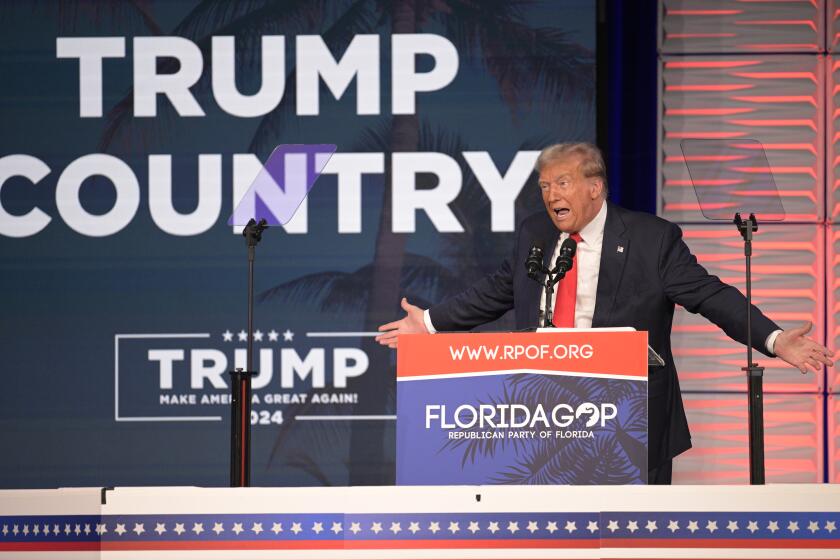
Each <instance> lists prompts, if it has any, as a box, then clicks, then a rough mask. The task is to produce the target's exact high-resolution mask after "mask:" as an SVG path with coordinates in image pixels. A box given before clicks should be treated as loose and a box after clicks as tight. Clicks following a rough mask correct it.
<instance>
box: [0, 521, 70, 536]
mask: <svg viewBox="0 0 840 560" xmlns="http://www.w3.org/2000/svg"><path fill="white" fill-rule="evenodd" d="M3 527H6V526H5V525H3ZM64 534H65V535H69V534H70V524H69V523H67V524H65V525H64Z"/></svg>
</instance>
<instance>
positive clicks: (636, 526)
mask: <svg viewBox="0 0 840 560" xmlns="http://www.w3.org/2000/svg"><path fill="white" fill-rule="evenodd" d="M627 530H628V531H630V532H631V533H635V532H636V531H638V530H639V524H638V523H637V522H636V520H633V521H628V522H627Z"/></svg>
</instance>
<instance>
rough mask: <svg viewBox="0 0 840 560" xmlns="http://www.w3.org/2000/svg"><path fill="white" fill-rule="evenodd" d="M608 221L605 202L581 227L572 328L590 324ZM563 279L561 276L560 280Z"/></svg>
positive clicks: (772, 339)
mask: <svg viewBox="0 0 840 560" xmlns="http://www.w3.org/2000/svg"><path fill="white" fill-rule="evenodd" d="M606 223H607V204H606V201H605V202H604V203H602V204H601V209H600V210H599V211H598V213H597V214H596V215H595V217H594V218H593V219H592V221H591V222H589V223H588V224H586V226H584V227H583V229H581V230H580V232H579V233H580V238H581V240H580V243H578V245H577V252H576V253H575V259H576V260H577V263H576V264H577V296H576V298H575V328H577V329H588V328H591V327H592V316H593V315H594V314H595V296H596V294H597V292H598V273H599V272H600V271H601V247H602V246H603V243H604V225H605V224H606ZM568 237H569V234H568V233H562V234H560V239H559V240H558V241H557V245H556V247H555V248H554V253H553V254H552V256H551V260H550V261H548V262H549V263H554V262H555V261H556V260H557V257H558V256H559V255H560V246H561V245H562V244H563V241H565V240H566V239H568ZM561 282H562V280H561ZM556 300H557V290H556V289H555V291H554V293H553V294H552V296H551V309H552V310H554V303H555V301H556ZM540 309H545V291H542V295H541V296H540ZM423 322H424V323H425V325H426V329H427V330H428V331H429V332H430V333H434V332H437V331H436V330H435V327H434V325H432V319H431V317H430V316H429V310H428V309H427V310H425V311H424V312H423ZM781 332H782V331H781V330H776V331H773V332H772V333H770V336H768V337H767V340H765V341H764V346H765V347H766V348H767V351H768V352H769V353H770V354H775V352H773V350H774V348H775V346H776V337H777V336H779V334H781Z"/></svg>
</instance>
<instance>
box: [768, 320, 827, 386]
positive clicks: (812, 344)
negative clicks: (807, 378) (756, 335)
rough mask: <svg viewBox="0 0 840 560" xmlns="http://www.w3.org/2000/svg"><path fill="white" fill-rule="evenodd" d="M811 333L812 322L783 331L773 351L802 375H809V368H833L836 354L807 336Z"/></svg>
mask: <svg viewBox="0 0 840 560" xmlns="http://www.w3.org/2000/svg"><path fill="white" fill-rule="evenodd" d="M810 331H811V322H810V321H808V322H806V323H803V325H802V326H801V327H797V328H795V329H790V330H788V331H783V332H782V333H781V334H779V336H778V337H777V338H776V344H775V346H774V347H773V351H774V352H775V353H776V355H777V356H778V357H780V358H781V359H783V360H784V361H786V362H787V363H789V364H790V365H792V366H793V367H795V368H799V371H801V372H802V373H808V368H811V369H812V370H814V371H819V370H820V369H822V367H823V364H825V365H827V366H829V367H831V366H833V365H834V362H833V361H832V360H831V358H832V357H833V356H834V352H833V351H831V350H829V349H828V348H826V347H825V346H822V345H820V344H818V343H817V342H816V341H814V339H813V338H811V337H809V336H806V335H807V334H808V333H809V332H810Z"/></svg>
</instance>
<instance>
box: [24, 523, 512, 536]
mask: <svg viewBox="0 0 840 560" xmlns="http://www.w3.org/2000/svg"><path fill="white" fill-rule="evenodd" d="M15 527H17V525H15ZM487 530H488V531H490V532H491V533H493V534H494V535H495V534H496V531H498V530H499V522H498V521H491V522H490V523H488V525H487Z"/></svg>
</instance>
